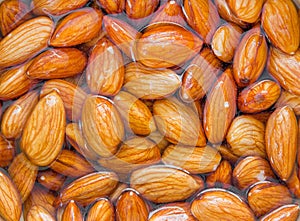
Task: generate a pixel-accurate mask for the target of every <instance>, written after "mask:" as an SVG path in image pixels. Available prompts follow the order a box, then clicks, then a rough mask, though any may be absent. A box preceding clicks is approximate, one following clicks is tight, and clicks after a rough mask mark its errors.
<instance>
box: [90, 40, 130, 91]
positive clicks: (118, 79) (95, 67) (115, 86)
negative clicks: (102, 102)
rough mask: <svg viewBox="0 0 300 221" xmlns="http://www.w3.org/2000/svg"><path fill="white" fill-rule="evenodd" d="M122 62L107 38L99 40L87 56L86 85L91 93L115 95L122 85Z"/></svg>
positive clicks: (119, 53) (123, 70) (118, 53)
mask: <svg viewBox="0 0 300 221" xmlns="http://www.w3.org/2000/svg"><path fill="white" fill-rule="evenodd" d="M124 74H125V68H124V61H123V57H122V54H121V52H120V51H119V49H118V48H117V47H116V46H115V45H114V44H113V43H112V42H111V41H110V40H108V39H107V38H105V37H104V38H102V39H100V40H99V41H98V42H97V43H96V44H95V46H94V47H93V49H92V51H91V54H90V56H89V63H88V67H87V71H86V79H87V84H88V86H89V88H90V90H91V92H92V93H95V94H101V95H105V96H114V95H116V94H117V93H118V92H119V91H120V90H121V87H122V85H123V80H124Z"/></svg>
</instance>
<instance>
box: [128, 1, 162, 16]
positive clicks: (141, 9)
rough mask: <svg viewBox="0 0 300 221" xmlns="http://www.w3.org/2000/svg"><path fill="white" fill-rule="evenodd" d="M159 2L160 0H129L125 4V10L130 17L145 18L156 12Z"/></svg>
mask: <svg viewBox="0 0 300 221" xmlns="http://www.w3.org/2000/svg"><path fill="white" fill-rule="evenodd" d="M158 3H159V0H144V1H135V0H127V1H126V6H125V12H126V14H127V16H128V17H129V18H133V19H139V18H144V17H147V16H148V15H150V14H152V13H153V12H154V10H155V9H156V7H157V5H158Z"/></svg>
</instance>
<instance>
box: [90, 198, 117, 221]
mask: <svg viewBox="0 0 300 221" xmlns="http://www.w3.org/2000/svg"><path fill="white" fill-rule="evenodd" d="M98 220H102V221H114V220H115V211H114V207H113V205H112V204H111V202H110V201H109V200H107V199H105V198H102V199H99V200H98V201H96V203H95V204H94V205H92V207H91V208H90V209H89V211H88V214H87V217H86V221H98Z"/></svg>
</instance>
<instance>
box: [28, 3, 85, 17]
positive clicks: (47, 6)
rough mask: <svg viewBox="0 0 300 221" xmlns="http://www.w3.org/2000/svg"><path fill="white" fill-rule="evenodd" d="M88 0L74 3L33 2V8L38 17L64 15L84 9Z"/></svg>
mask: <svg viewBox="0 0 300 221" xmlns="http://www.w3.org/2000/svg"><path fill="white" fill-rule="evenodd" d="M87 2H88V0H72V3H71V4H70V3H68V2H64V1H61V0H52V1H50V2H49V1H48V0H33V1H32V3H31V6H32V8H33V13H34V14H36V15H48V14H50V15H62V14H65V13H67V12H70V11H72V10H75V9H77V8H81V7H83V6H84V5H85V4H86V3H87Z"/></svg>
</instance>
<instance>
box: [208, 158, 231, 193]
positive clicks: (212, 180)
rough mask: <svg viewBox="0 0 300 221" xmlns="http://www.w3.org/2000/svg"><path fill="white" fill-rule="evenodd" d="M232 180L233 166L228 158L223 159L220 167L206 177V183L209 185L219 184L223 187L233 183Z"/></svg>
mask: <svg viewBox="0 0 300 221" xmlns="http://www.w3.org/2000/svg"><path fill="white" fill-rule="evenodd" d="M231 180H232V168H231V165H230V163H229V161H227V160H223V161H222V162H221V163H220V164H219V166H218V168H217V169H216V170H215V171H214V172H212V173H210V174H209V175H208V176H207V177H206V181H205V182H206V185H207V186H208V187H214V186H217V185H220V184H221V185H222V186H223V187H225V188H226V187H228V186H230V185H231Z"/></svg>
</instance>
